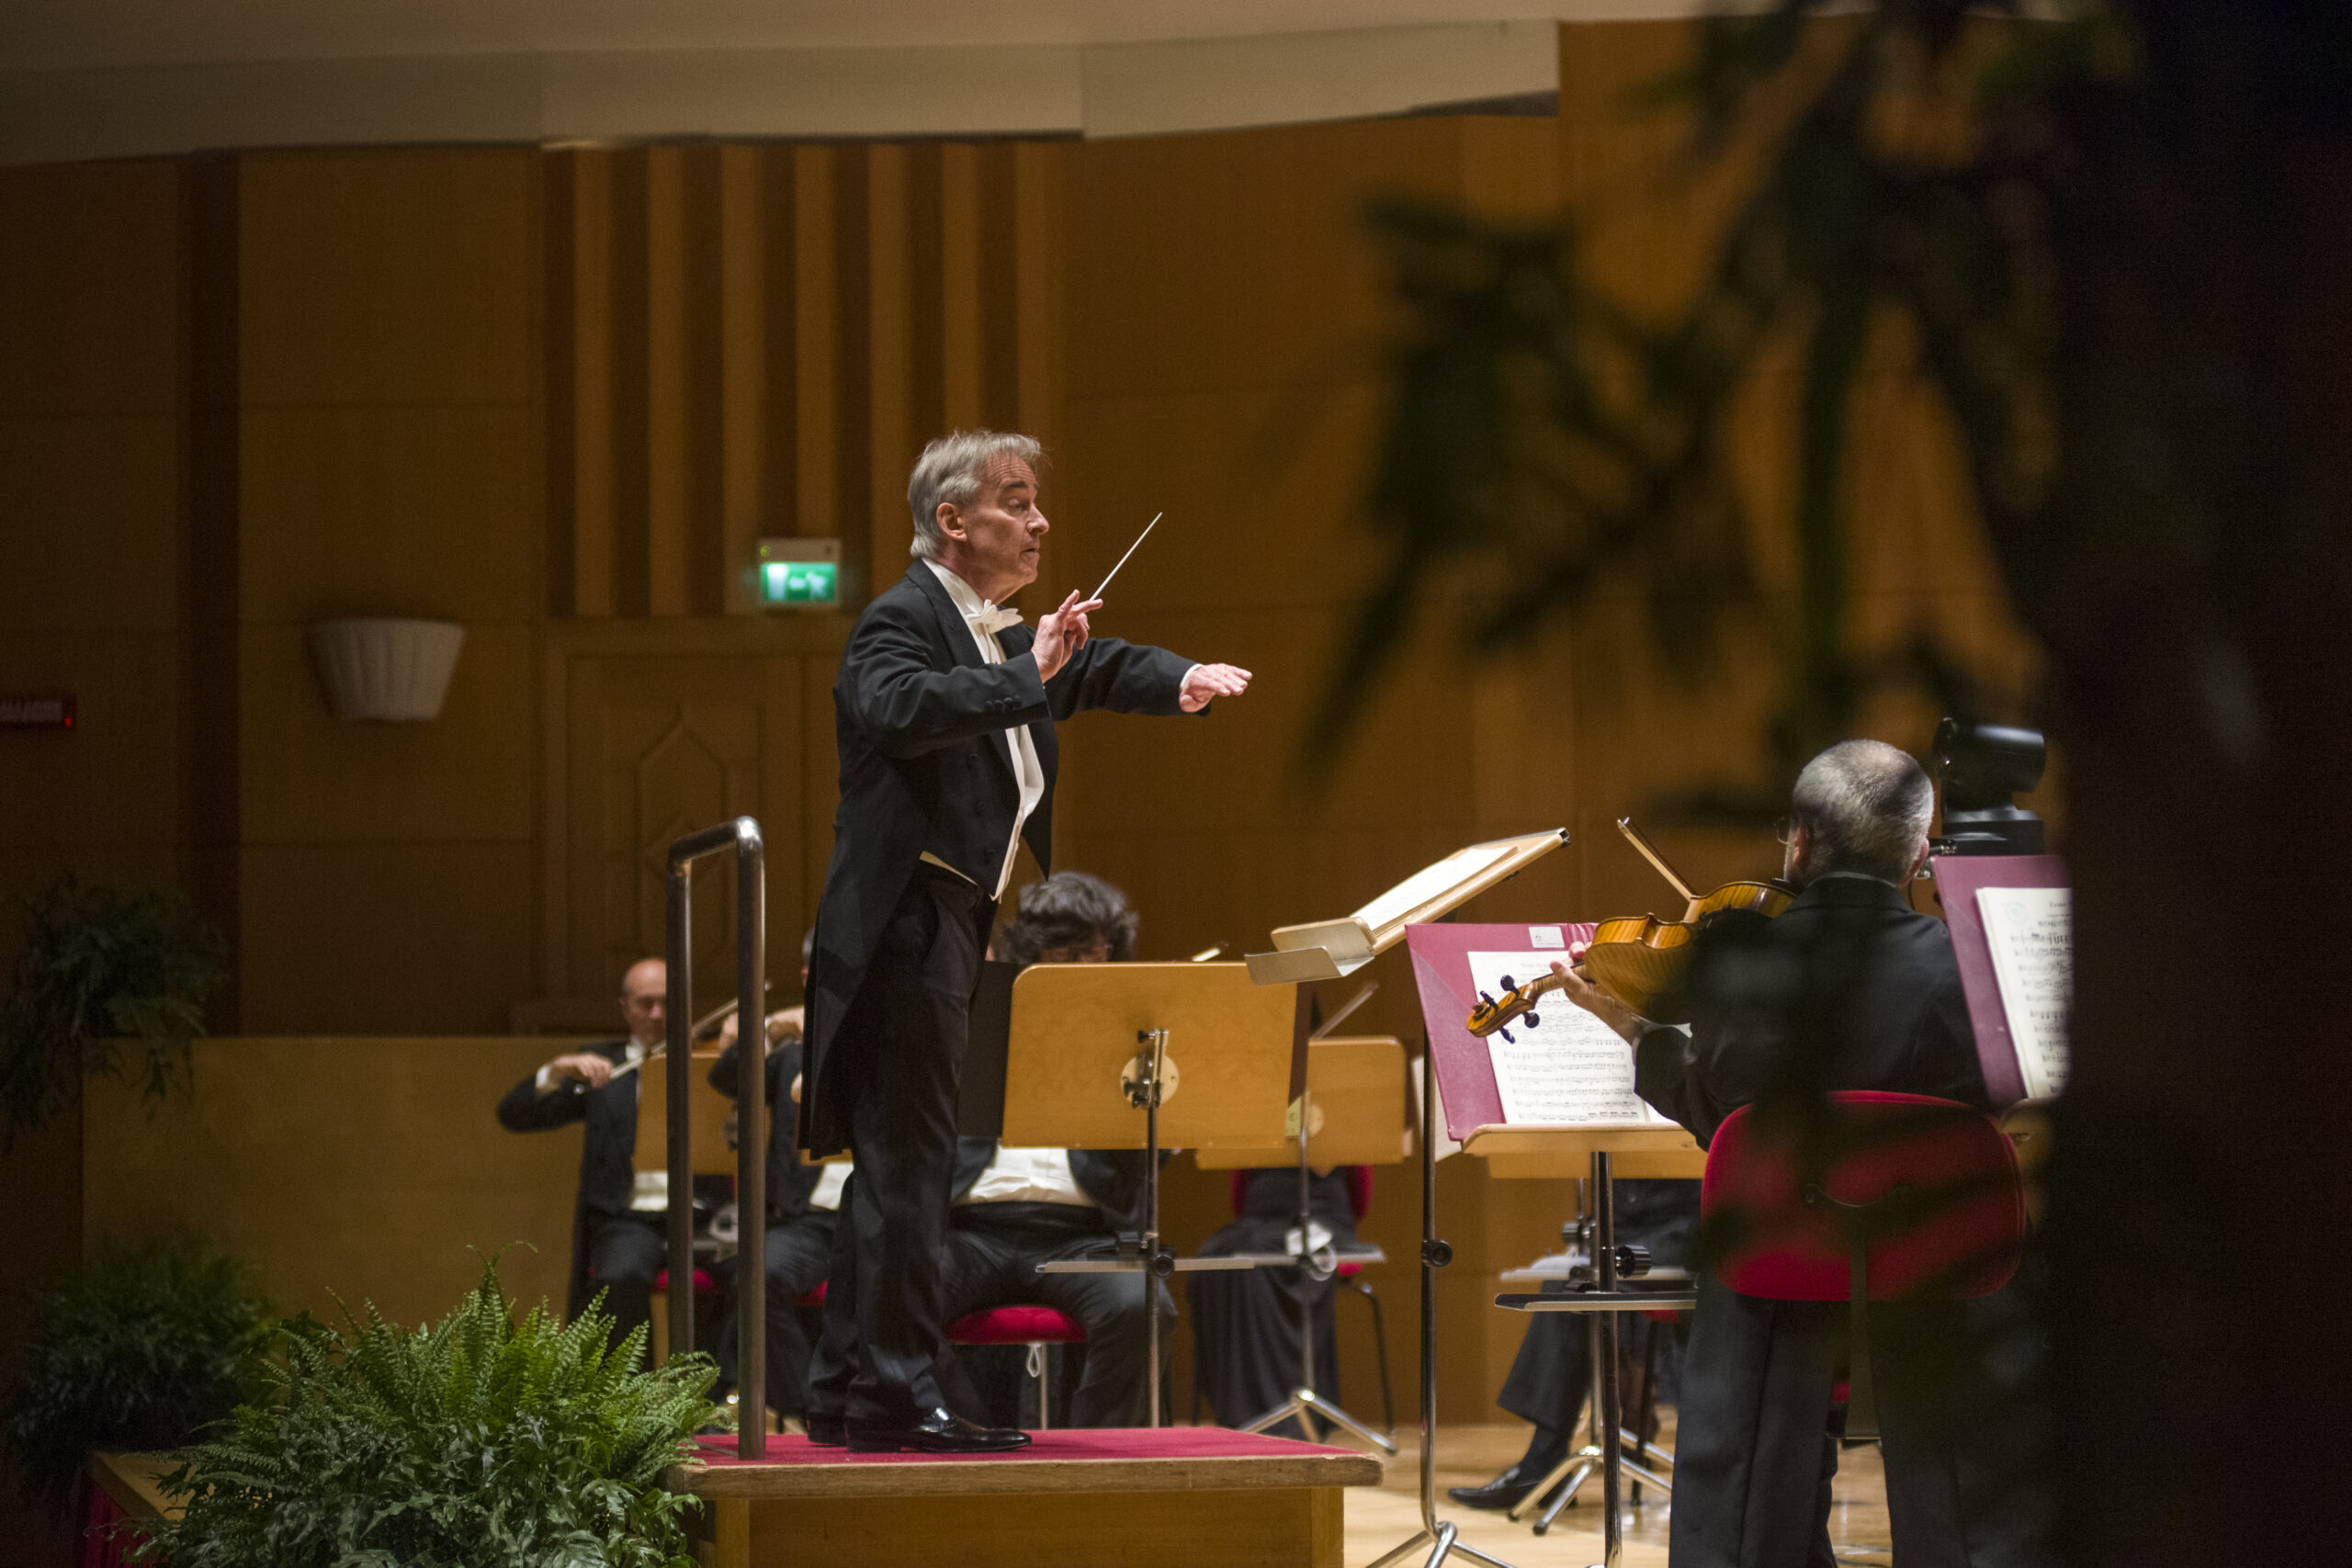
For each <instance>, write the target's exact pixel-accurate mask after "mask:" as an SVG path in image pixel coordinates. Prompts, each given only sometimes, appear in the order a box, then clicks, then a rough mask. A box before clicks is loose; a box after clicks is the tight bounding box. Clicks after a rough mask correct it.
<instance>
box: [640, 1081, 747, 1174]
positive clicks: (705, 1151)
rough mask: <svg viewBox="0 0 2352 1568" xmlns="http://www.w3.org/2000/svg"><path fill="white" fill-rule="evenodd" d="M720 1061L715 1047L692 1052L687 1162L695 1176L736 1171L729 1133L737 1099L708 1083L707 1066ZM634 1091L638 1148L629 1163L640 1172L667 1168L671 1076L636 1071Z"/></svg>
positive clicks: (668, 1157)
mask: <svg viewBox="0 0 2352 1568" xmlns="http://www.w3.org/2000/svg"><path fill="white" fill-rule="evenodd" d="M717 1065H718V1052H716V1051H696V1052H695V1054H694V1077H693V1080H692V1083H693V1090H692V1100H691V1104H692V1105H693V1107H694V1122H693V1131H692V1133H691V1134H689V1137H688V1145H689V1149H688V1154H687V1161H688V1164H689V1165H690V1167H691V1168H692V1169H693V1171H694V1174H695V1175H696V1176H732V1175H733V1174H735V1145H734V1143H733V1141H732V1140H731V1139H730V1138H729V1135H728V1134H729V1129H730V1128H731V1127H732V1126H733V1123H734V1121H735V1102H734V1101H733V1100H729V1098H728V1097H727V1096H725V1095H723V1094H721V1093H719V1092H718V1090H717V1089H713V1088H711V1087H710V1069H711V1068H712V1067H714V1066H717ZM637 1078H638V1081H639V1082H640V1083H642V1084H643V1085H644V1086H645V1087H644V1088H642V1089H639V1090H638V1091H637V1151H636V1153H635V1154H633V1155H631V1156H629V1164H630V1165H632V1166H633V1167H635V1168H637V1169H639V1170H667V1169H669V1168H670V1138H669V1129H670V1075H669V1074H668V1073H665V1072H640V1073H639V1074H638V1075H637Z"/></svg>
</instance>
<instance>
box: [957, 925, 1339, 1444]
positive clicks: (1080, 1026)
mask: <svg viewBox="0 0 2352 1568" xmlns="http://www.w3.org/2000/svg"><path fill="white" fill-rule="evenodd" d="M1305 1049H1306V1041H1305V1039H1304V1037H1303V1033H1302V1031H1301V1030H1300V1028H1299V1019H1298V1003H1297V998H1296V997H1295V995H1294V994H1293V993H1291V992H1288V991H1285V990H1282V989H1269V988H1264V987H1259V986H1256V985H1254V984H1252V983H1251V981H1250V973H1249V970H1248V968H1247V967H1246V966H1245V965H1243V964H1031V965H1030V966H1029V967H1028V968H1026V969H1023V971H1022V972H1021V974H1020V975H1019V976H1018V977H1017V978H1015V979H1014V981H1013V983H1012V1009H1011V1018H1010V1020H1009V1021H1008V1023H1007V1027H1006V1040H1005V1070H1004V1119H1003V1126H1002V1130H1001V1134H1000V1135H1001V1137H1002V1139H1003V1141H1004V1142H1006V1143H1008V1144H1011V1145H1013V1146H1015V1147H1031V1148H1035V1147H1059V1148H1083V1149H1141V1150H1143V1151H1144V1213H1145V1226H1146V1229H1145V1231H1144V1234H1143V1235H1142V1237H1141V1238H1140V1241H1139V1243H1138V1244H1137V1245H1136V1247H1135V1248H1134V1249H1133V1251H1132V1253H1130V1252H1129V1251H1128V1250H1127V1249H1126V1247H1125V1245H1124V1241H1123V1246H1122V1250H1121V1255H1120V1256H1118V1257H1116V1258H1103V1259H1074V1260H1071V1261H1068V1262H1052V1263H1041V1264H1039V1265H1038V1266H1037V1269H1038V1272H1039V1273H1043V1274H1111V1273H1140V1274H1142V1275H1144V1276H1145V1278H1146V1282H1147V1288H1146V1289H1145V1291H1144V1310H1145V1314H1146V1319H1147V1321H1146V1327H1145V1338H1146V1343H1147V1345H1148V1350H1147V1360H1146V1367H1147V1384H1148V1389H1147V1393H1148V1403H1149V1408H1150V1412H1151V1415H1150V1424H1151V1425H1152V1426H1154V1427H1157V1426H1159V1291H1158V1289H1156V1288H1153V1286H1152V1284H1151V1281H1154V1280H1165V1279H1167V1278H1169V1277H1170V1276H1171V1275H1174V1274H1178V1273H1192V1272H1196V1271H1199V1270H1203V1269H1247V1268H1249V1267H1250V1263H1249V1262H1248V1261H1247V1260H1246V1259H1241V1258H1178V1257H1176V1256H1175V1255H1174V1254H1173V1253H1171V1252H1170V1251H1168V1250H1167V1249H1166V1248H1165V1247H1161V1246H1160V1243H1159V1150H1160V1146H1161V1145H1162V1144H1163V1143H1171V1144H1176V1145H1182V1146H1185V1147H1188V1148H1196V1149H1217V1148H1224V1147H1233V1146H1238V1147H1258V1148H1262V1147H1265V1146H1266V1145H1274V1144H1279V1143H1280V1142H1281V1141H1282V1139H1283V1122H1284V1119H1285V1109H1286V1107H1287V1106H1288V1104H1289V1102H1290V1098H1291V1095H1290V1089H1291V1084H1292V1082H1293V1081H1294V1078H1295V1077H1298V1076H1299V1075H1303V1074H1304V1072H1305V1070H1306V1064H1305V1062H1304V1061H1303V1059H1302V1057H1303V1055H1304V1052H1305Z"/></svg>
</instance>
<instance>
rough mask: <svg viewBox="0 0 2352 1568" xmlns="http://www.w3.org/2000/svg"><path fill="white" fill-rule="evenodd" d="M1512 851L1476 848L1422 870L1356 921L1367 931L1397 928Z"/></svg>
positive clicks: (1368, 907)
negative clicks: (1416, 911) (1454, 887)
mask: <svg viewBox="0 0 2352 1568" xmlns="http://www.w3.org/2000/svg"><path fill="white" fill-rule="evenodd" d="M1513 848H1514V846H1513V845H1510V844H1473V845H1472V846H1471V847H1470V848H1468V849H1466V850H1463V851H1460V852H1457V853H1454V854H1451V855H1448V856H1446V858H1445V859H1443V860H1442V861H1440V862H1438V863H1436V864H1435V865H1430V866H1424V867H1422V868H1421V869H1420V870H1419V871H1417V872H1415V873H1414V874H1412V875H1410V876H1408V877H1407V878H1406V879H1405V880H1404V881H1402V882H1400V883H1398V884H1397V886H1394V887H1392V888H1390V889H1389V890H1388V891H1387V892H1385V893H1383V894H1382V895H1381V896H1380V897H1377V898H1374V900H1373V901H1372V902H1371V903H1369V904H1366V905H1365V906H1364V907H1363V908H1361V909H1358V910H1357V911H1356V912H1355V916H1354V918H1355V919H1359V920H1362V921H1363V923H1364V926H1365V929H1367V930H1369V931H1378V930H1379V929H1380V928H1381V927H1383V926H1385V925H1391V924H1394V923H1395V922H1396V921H1397V920H1399V919H1403V918H1404V917H1405V916H1406V915H1408V914H1410V913H1411V912H1412V911H1413V910H1415V909H1417V908H1419V907H1420V906H1421V905H1423V904H1426V903H1428V902H1429V901H1430V899H1432V898H1434V897H1437V896H1438V895H1439V894H1441V893H1442V892H1444V891H1445V890H1446V889H1447V888H1449V887H1452V886H1455V885H1456V884H1458V883H1463V882H1467V881H1469V880H1470V878H1472V877H1474V876H1476V875H1477V874H1479V873H1480V872H1482V871H1484V870H1486V869H1487V867H1488V866H1490V865H1492V864H1494V863H1496V862H1497V861H1498V860H1500V859H1502V858H1503V857H1504V856H1505V855H1507V854H1509V853H1510V852H1511V850H1512V849H1513Z"/></svg>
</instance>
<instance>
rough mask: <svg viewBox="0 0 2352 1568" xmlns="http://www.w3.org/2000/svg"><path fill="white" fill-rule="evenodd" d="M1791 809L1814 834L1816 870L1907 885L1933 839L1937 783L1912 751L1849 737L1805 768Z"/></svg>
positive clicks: (1799, 775) (1821, 873) (1815, 871)
mask: <svg viewBox="0 0 2352 1568" xmlns="http://www.w3.org/2000/svg"><path fill="white" fill-rule="evenodd" d="M1789 809H1790V814H1791V815H1792V816H1793V817H1794V818H1796V820H1797V821H1798V822H1799V823H1801V824H1802V825H1803V826H1804V828H1805V829H1807V831H1809V832H1810V833H1811V834H1812V836H1813V865H1812V871H1813V874H1814V875H1815V876H1824V875H1826V874H1829V873H1831V872H1847V873H1851V874H1859V875H1862V876H1873V877H1876V878H1877V879H1878V880H1879V881H1881V882H1891V883H1894V885H1896V886H1902V884H1903V881H1904V879H1905V877H1907V876H1908V875H1910V874H1911V864H1912V863H1913V862H1914V861H1916V860H1917V858H1918V856H1919V851H1920V849H1921V847H1922V846H1923V845H1924V844H1925V843H1926V842H1927V839H1928V821H1929V820H1930V819H1931V818H1933V817H1934V815H1935V809H1936V788H1935V785H1934V784H1930V783H1928V775H1927V773H1926V771H1925V770H1924V769H1922V768H1921V767H1920V766H1919V764H1918V763H1917V762H1916V761H1912V759H1911V757H1910V754H1909V753H1907V752H1905V751H1901V750H1896V749H1895V748H1894V747H1892V746H1889V745H1887V744H1886V743H1885V742H1884V741H1883V740H1845V741H1840V742H1839V743H1838V744H1837V745H1835V746H1832V747H1831V748H1829V750H1826V751H1824V752H1823V753H1821V755H1820V756H1818V757H1815V759H1814V760H1813V761H1810V762H1807V763H1806V764H1805V765H1804V772H1803V773H1799V774H1798V775H1797V787H1796V792H1795V794H1794V795H1792V797H1791V799H1790V806H1789Z"/></svg>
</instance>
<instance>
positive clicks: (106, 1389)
mask: <svg viewBox="0 0 2352 1568" xmlns="http://www.w3.org/2000/svg"><path fill="white" fill-rule="evenodd" d="M264 1312H265V1305H264V1303H263V1301H262V1299H261V1297H260V1295H259V1294H258V1293H257V1292H255V1291H254V1288H253V1284H252V1280H251V1278H250V1276H249V1275H248V1274H247V1272H246V1269H245V1267H244V1265H243V1263H241V1262H239V1261H238V1260H237V1259H236V1258H232V1257H230V1256H229V1255H228V1254H226V1253H224V1252H220V1251H218V1250H217V1249H215V1248H213V1247H208V1246H205V1245H203V1244H201V1243H195V1242H186V1243H181V1244H178V1245H176V1246H172V1247H160V1248H140V1249H133V1248H121V1249H118V1250H114V1251H110V1252H107V1253H106V1254H104V1255H102V1256H101V1257H99V1258H97V1260H96V1261H95V1262H94V1263H92V1264H90V1265H89V1267H87V1268H85V1269H83V1270H82V1271H81V1272H79V1273H78V1274H75V1275H74V1276H73V1277H72V1278H70V1279H68V1280H65V1281H64V1282H63V1283H62V1284H60V1285H57V1286H55V1287H53V1288H51V1289H50V1290H48V1291H45V1292H41V1293H40V1294H39V1295H37V1296H35V1297H34V1298H33V1302H32V1322H31V1336H30V1342H29V1344H28V1347H27V1354H26V1358H25V1366H24V1370H23V1371H21V1372H20V1373H18V1375H17V1380H16V1382H15V1384H14V1386H13V1387H11V1388H10V1390H9V1393H8V1401H7V1439H8V1444H9V1446H10V1447H11V1448H12V1449H14V1450H16V1455H17V1462H18V1467H19V1470H20V1472H21V1474H22V1476H23V1479H24V1483H25V1484H26V1487H27V1489H28V1490H29V1491H31V1492H33V1493H35V1494H37V1495H41V1496H45V1497H47V1498H48V1499H50V1500H51V1502H54V1503H58V1504H61V1505H62V1503H63V1502H64V1501H65V1500H66V1498H67V1497H68V1495H70V1493H71V1489H72V1487H73V1484H74V1477H75V1476H76V1475H78V1474H79V1473H80V1472H81V1468H82V1463H83V1460H84V1458H85V1456H86V1455H87V1454H88V1453H89V1451H90V1450H92V1449H126V1450H158V1449H175V1448H179V1447H181V1446H183V1445H185V1444H187V1443H188V1442H189V1441H191V1440H193V1439H194V1438H196V1437H197V1435H198V1432H199V1431H201V1430H202V1429H203V1428H204V1427H207V1426H209V1425H210V1424H211V1423H213V1422H216V1421H220V1420H222V1419H225V1418H226V1417H227V1416H228V1415H229V1413H230V1412H231V1411H232V1410H234V1409H235V1408H236V1406H237V1403H238V1401H239V1400H240V1399H241V1398H243V1396H244V1394H245V1393H248V1392H251V1391H252V1390H253V1389H254V1386H255V1385H254V1383H253V1382H252V1381H251V1379H252V1375H253V1364H252V1357H253V1355H254V1351H255V1350H256V1349H257V1348H259V1347H260V1345H261V1344H262V1342H263V1340H264V1338H265V1337H266V1333H267V1329H266V1320H265V1317H264Z"/></svg>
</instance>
